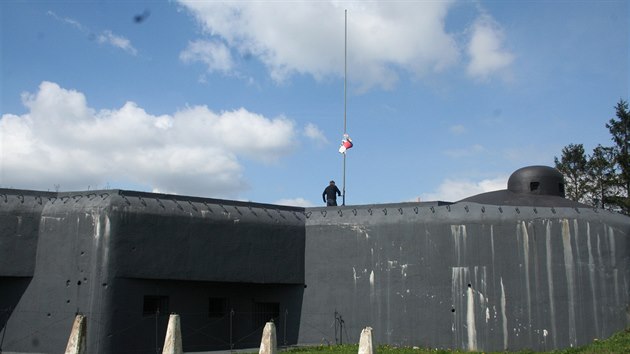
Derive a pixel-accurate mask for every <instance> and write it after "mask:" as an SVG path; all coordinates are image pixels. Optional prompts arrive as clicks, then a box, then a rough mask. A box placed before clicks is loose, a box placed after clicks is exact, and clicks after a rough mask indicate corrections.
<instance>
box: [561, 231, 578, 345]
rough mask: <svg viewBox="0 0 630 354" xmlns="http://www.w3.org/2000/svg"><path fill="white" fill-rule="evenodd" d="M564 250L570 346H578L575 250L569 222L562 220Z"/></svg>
mask: <svg viewBox="0 0 630 354" xmlns="http://www.w3.org/2000/svg"><path fill="white" fill-rule="evenodd" d="M562 248H563V251H564V268H565V271H566V277H567V292H568V295H569V299H568V300H569V303H568V306H569V344H570V345H571V347H576V346H577V333H576V329H575V325H576V323H575V307H576V302H575V270H574V267H573V248H572V247H571V230H570V229H569V220H567V219H563V220H562Z"/></svg>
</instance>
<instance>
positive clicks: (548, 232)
mask: <svg viewBox="0 0 630 354" xmlns="http://www.w3.org/2000/svg"><path fill="white" fill-rule="evenodd" d="M545 236H546V237H545V238H546V249H547V287H548V288H549V310H550V313H551V319H550V322H551V334H552V337H553V346H554V348H555V347H556V346H557V344H556V333H557V331H556V305H555V303H554V298H555V297H554V293H553V267H552V264H553V262H552V254H553V253H552V252H551V220H547V225H546V229H545ZM505 349H507V348H505Z"/></svg>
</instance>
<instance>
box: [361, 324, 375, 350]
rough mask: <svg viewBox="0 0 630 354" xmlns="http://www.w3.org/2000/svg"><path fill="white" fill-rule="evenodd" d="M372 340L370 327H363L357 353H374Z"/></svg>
mask: <svg viewBox="0 0 630 354" xmlns="http://www.w3.org/2000/svg"><path fill="white" fill-rule="evenodd" d="M374 353H375V350H374V341H373V340H372V327H365V328H364V329H363V330H362V331H361V339H359V354H374Z"/></svg>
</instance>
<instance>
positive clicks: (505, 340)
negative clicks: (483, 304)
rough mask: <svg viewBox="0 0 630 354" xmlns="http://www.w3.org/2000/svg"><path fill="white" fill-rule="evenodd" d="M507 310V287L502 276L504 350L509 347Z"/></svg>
mask: <svg viewBox="0 0 630 354" xmlns="http://www.w3.org/2000/svg"><path fill="white" fill-rule="evenodd" d="M505 311H506V306H505V287H504V286H503V277H501V319H502V322H503V350H507V349H508V329H507V314H506V313H505Z"/></svg>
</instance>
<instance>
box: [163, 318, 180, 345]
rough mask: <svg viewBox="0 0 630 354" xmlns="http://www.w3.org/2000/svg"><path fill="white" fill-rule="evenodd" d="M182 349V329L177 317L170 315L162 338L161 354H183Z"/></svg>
mask: <svg viewBox="0 0 630 354" xmlns="http://www.w3.org/2000/svg"><path fill="white" fill-rule="evenodd" d="M183 353H184V350H183V349H182V329H181V324H180V323H179V315H177V314H171V315H170V316H169V317H168V327H167V328H166V337H165V338H164V347H163V348H162V354H183Z"/></svg>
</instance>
